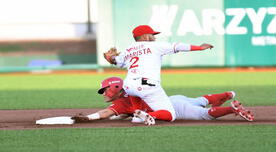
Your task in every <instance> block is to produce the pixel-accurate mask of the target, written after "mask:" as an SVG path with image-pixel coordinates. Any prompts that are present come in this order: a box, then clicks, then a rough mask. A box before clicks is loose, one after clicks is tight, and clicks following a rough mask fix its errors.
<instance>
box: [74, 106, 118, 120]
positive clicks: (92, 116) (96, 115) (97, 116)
mask: <svg viewBox="0 0 276 152" xmlns="http://www.w3.org/2000/svg"><path fill="white" fill-rule="evenodd" d="M113 115H115V112H114V111H112V110H110V109H103V110H100V111H98V112H95V113H92V114H89V115H86V116H85V115H83V114H78V115H76V116H73V117H72V118H71V119H73V120H75V123H81V122H89V121H93V120H99V119H104V118H108V117H110V116H113Z"/></svg>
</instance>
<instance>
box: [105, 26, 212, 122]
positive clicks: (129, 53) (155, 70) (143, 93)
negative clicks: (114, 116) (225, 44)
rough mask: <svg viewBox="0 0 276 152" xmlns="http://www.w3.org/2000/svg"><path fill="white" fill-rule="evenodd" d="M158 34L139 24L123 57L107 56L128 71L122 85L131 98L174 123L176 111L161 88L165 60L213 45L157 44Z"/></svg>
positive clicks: (110, 60)
mask: <svg viewBox="0 0 276 152" xmlns="http://www.w3.org/2000/svg"><path fill="white" fill-rule="evenodd" d="M159 33H160V32H156V31H154V30H153V29H152V28H151V27H150V26H148V25H140V26H138V27H136V28H135V29H134V30H133V31H132V34H133V37H134V39H135V42H134V43H132V44H131V45H129V46H128V47H127V48H126V49H125V50H124V51H123V52H121V53H120V54H117V53H115V55H108V53H110V51H108V52H106V53H104V56H105V58H106V60H107V61H108V62H110V63H111V64H115V65H116V66H118V67H121V68H127V69H128V73H127V77H126V78H125V80H124V86H123V88H124V90H125V92H126V93H127V94H128V95H130V96H137V97H140V98H141V99H142V100H143V101H145V102H146V103H147V105H148V106H149V107H150V108H151V109H152V110H154V111H155V113H156V114H157V113H158V115H159V116H160V117H162V119H163V120H168V121H173V120H175V118H176V113H175V110H174V108H173V106H172V103H171V102H170V99H169V97H168V96H167V94H166V92H165V91H164V89H163V88H162V86H161V79H160V72H161V62H162V57H163V56H164V55H168V54H175V53H178V52H189V51H199V50H205V49H211V48H213V46H212V45H210V44H202V45H200V46H195V45H190V44H184V43H167V42H155V37H154V35H156V34H159ZM139 114H141V113H136V115H139Z"/></svg>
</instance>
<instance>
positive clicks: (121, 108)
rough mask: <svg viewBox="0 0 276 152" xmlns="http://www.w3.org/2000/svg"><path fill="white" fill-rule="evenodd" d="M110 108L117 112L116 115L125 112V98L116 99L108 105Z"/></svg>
mask: <svg viewBox="0 0 276 152" xmlns="http://www.w3.org/2000/svg"><path fill="white" fill-rule="evenodd" d="M108 109H110V110H112V111H114V112H115V114H116V115H120V114H125V109H126V107H125V105H124V104H123V100H115V101H113V102H112V104H111V105H110V106H109V107H108Z"/></svg>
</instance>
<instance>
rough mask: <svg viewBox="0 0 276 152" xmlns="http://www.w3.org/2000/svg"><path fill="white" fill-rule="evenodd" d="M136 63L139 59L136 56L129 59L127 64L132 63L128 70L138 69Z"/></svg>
mask: <svg viewBox="0 0 276 152" xmlns="http://www.w3.org/2000/svg"><path fill="white" fill-rule="evenodd" d="M138 61H139V57H137V56H135V57H133V58H131V59H130V61H129V62H133V63H132V64H131V65H130V67H129V69H131V68H136V67H138V64H137V62H138Z"/></svg>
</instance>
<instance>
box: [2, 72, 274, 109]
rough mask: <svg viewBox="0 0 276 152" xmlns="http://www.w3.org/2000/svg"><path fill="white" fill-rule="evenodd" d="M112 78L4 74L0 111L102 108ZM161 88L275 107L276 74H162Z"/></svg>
mask: <svg viewBox="0 0 276 152" xmlns="http://www.w3.org/2000/svg"><path fill="white" fill-rule="evenodd" d="M109 76H112V75H16V76H11V75H2V76H1V77H0V82H1V85H0V99H1V100H0V109H45V108H47V109H53V108H93V107H97V108H101V107H102V108H103V107H105V106H106V105H107V104H106V103H104V102H103V101H102V97H101V96H100V95H98V94H97V93H96V92H97V89H98V88H99V86H100V82H101V80H102V79H104V78H106V77H109ZM116 76H120V77H124V76H123V75H116ZM162 85H163V88H164V89H165V90H166V92H167V94H168V95H174V94H183V95H186V96H189V97H198V96H202V95H205V94H209V93H220V92H224V91H229V90H234V91H236V93H237V99H238V100H241V101H242V102H243V103H244V104H245V105H247V106H258V105H276V93H275V92H276V72H257V73H253V72H244V73H209V74H206V73H204V74H200V73H197V74H163V75H162Z"/></svg>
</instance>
